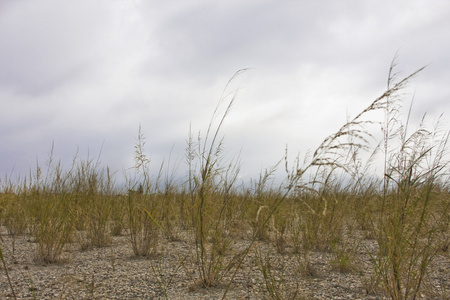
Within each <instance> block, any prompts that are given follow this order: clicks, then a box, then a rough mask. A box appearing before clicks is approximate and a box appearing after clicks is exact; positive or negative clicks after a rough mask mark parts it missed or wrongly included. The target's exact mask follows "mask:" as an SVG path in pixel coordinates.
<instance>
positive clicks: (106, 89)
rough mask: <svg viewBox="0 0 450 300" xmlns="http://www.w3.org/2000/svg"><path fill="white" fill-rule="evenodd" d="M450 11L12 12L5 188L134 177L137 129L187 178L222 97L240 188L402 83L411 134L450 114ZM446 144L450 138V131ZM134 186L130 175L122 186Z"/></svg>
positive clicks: (5, 90)
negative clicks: (40, 169)
mask: <svg viewBox="0 0 450 300" xmlns="http://www.w3.org/2000/svg"><path fill="white" fill-rule="evenodd" d="M448 16H450V2H449V1H445V0H441V1H439V0H429V1H419V0H404V1H400V0H395V1H392V0H377V1H370V0H368V1H359V0H353V1H351V0H342V1H335V0H320V1H306V0H304V1H288V0H277V1H269V0H267V1H266V0H258V1H256V0H245V1H242V0H228V1H220V2H219V1H208V0H182V1H156V0H147V1H143V0H142V1H137V0H136V1H132V0H126V1H125V0H97V1H91V0H77V1H62V0H20V1H15V0H3V1H1V2H0V181H1V180H2V178H3V180H4V179H5V178H6V177H10V178H11V177H18V176H24V175H27V174H28V172H30V170H31V171H32V170H34V169H35V168H36V165H37V164H39V165H41V166H42V165H45V163H46V161H48V158H49V154H50V152H51V150H52V145H53V149H54V150H53V155H54V158H56V159H58V160H61V163H62V165H63V166H66V167H68V166H70V165H71V162H72V160H73V158H74V156H76V155H78V156H79V157H80V158H81V159H93V158H95V159H97V158H99V162H100V163H101V165H102V166H108V167H109V168H110V169H111V170H112V171H114V172H116V174H117V176H118V177H120V176H122V175H123V173H124V172H128V171H129V170H130V168H132V167H133V165H134V162H133V152H134V146H135V144H136V138H137V135H138V131H139V126H140V127H141V130H142V132H143V134H144V136H145V142H146V144H145V153H146V154H147V155H148V157H149V158H150V160H151V164H150V166H151V169H152V170H154V171H155V173H156V172H157V170H158V168H159V165H160V164H161V162H162V161H163V160H164V161H165V162H166V164H167V162H168V160H169V158H170V163H169V164H168V165H171V166H172V167H171V168H178V169H181V170H183V168H186V164H185V149H186V141H187V139H188V137H189V132H192V135H193V136H195V137H197V136H198V134H199V133H200V135H201V136H202V137H204V136H205V133H206V130H207V128H208V124H209V122H210V119H211V116H212V114H213V111H214V109H215V107H216V105H217V103H218V101H219V100H220V99H221V97H222V93H223V92H224V88H225V87H226V85H227V82H228V81H229V79H230V78H231V77H232V76H233V74H235V73H236V72H237V71H239V70H241V69H247V71H245V72H243V73H241V74H240V75H239V76H237V77H236V78H235V79H234V80H233V81H232V84H231V85H230V86H229V87H228V89H227V90H226V91H225V92H224V95H225V97H227V96H228V98H226V99H229V95H232V94H233V92H235V91H238V93H237V98H236V101H235V103H234V105H233V107H232V110H231V112H230V114H229V115H228V117H227V118H226V120H225V122H224V124H223V127H222V131H221V136H224V155H225V156H227V157H231V158H237V157H238V158H239V160H240V161H241V175H240V176H241V178H243V180H247V179H249V178H257V177H258V176H259V174H260V172H261V171H262V170H264V169H265V168H268V167H270V166H272V165H274V164H276V163H277V162H278V161H279V160H280V159H282V158H283V156H284V153H285V148H286V147H287V148H288V150H289V155H290V156H291V157H292V158H295V156H296V155H297V154H300V156H303V155H305V153H307V151H308V150H314V149H315V148H316V147H317V146H318V145H319V144H320V142H321V141H322V140H323V139H324V138H325V137H326V136H328V135H330V134H332V133H333V132H334V131H336V130H337V129H339V127H340V126H341V125H343V124H344V123H345V121H346V120H347V119H348V118H349V117H351V116H355V115H356V114H357V113H358V112H360V111H361V110H362V109H364V108H365V107H366V106H367V105H369V104H370V103H371V102H372V101H373V100H374V99H376V98H377V97H378V96H380V95H381V94H382V93H383V92H384V91H385V89H386V82H387V77H388V71H389V66H390V64H391V62H392V60H393V58H394V56H395V55H396V53H397V54H398V60H397V63H398V64H397V68H396V71H397V72H399V77H402V76H407V75H409V74H410V73H412V72H414V71H415V70H417V69H419V68H421V67H423V66H427V67H426V68H425V69H424V70H423V71H422V72H421V73H420V74H418V75H417V77H415V78H414V80H412V81H411V82H410V84H409V85H408V87H407V88H406V89H405V93H404V100H405V103H409V101H411V99H412V98H414V106H413V110H412V120H413V121H414V122H417V120H419V118H420V117H421V116H422V115H423V114H424V113H427V114H428V117H429V118H430V119H435V118H437V117H438V116H439V115H440V114H441V113H443V114H444V120H445V118H446V115H448V113H449V110H450V84H449V83H450V54H449V53H450V18H449V17H448ZM445 126H447V127H446V128H448V123H446V125H445ZM127 170H128V171H127Z"/></svg>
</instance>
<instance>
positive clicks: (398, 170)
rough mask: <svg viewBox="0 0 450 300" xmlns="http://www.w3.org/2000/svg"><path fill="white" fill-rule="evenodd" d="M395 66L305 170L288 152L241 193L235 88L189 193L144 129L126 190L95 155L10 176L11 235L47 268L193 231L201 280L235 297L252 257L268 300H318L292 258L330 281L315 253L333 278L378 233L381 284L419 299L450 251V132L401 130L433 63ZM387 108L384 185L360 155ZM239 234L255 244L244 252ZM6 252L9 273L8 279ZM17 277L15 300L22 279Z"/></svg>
mask: <svg viewBox="0 0 450 300" xmlns="http://www.w3.org/2000/svg"><path fill="white" fill-rule="evenodd" d="M394 67H395V61H394V62H393V64H392V67H391V70H390V75H389V83H388V89H387V91H386V92H385V93H383V94H382V95H381V96H380V97H378V98H376V99H375V100H374V101H373V102H372V103H371V104H370V105H369V106H368V107H367V108H366V109H365V110H363V111H362V112H361V113H360V114H358V115H357V116H356V117H355V118H353V119H351V120H349V121H348V122H347V123H346V124H344V125H343V126H342V127H341V128H339V130H337V131H336V132H335V133H334V134H332V135H330V136H329V137H327V138H325V139H324V140H323V142H322V143H321V144H320V145H319V147H318V148H317V149H316V150H315V151H313V152H312V155H311V156H310V157H306V158H305V160H303V162H302V163H300V160H299V159H298V158H297V159H296V160H295V161H294V163H293V167H289V159H288V155H287V150H286V156H285V157H284V159H283V160H281V161H280V163H279V164H277V165H276V166H274V167H270V168H268V169H267V170H266V171H265V172H263V173H262V174H261V176H260V178H259V180H258V181H256V182H255V183H254V184H253V186H252V185H250V186H247V187H239V188H238V187H237V184H238V182H237V178H238V174H239V160H238V159H235V160H232V161H227V160H226V157H225V155H224V152H223V148H224V141H223V138H221V136H220V130H221V128H222V126H223V124H224V121H225V119H226V117H227V115H228V114H229V112H230V109H231V107H232V104H233V103H234V101H235V98H236V91H234V92H232V93H231V100H227V99H229V98H227V97H226V96H223V97H222V98H221V99H220V101H219V104H218V106H217V109H216V111H215V112H214V114H213V118H212V120H211V123H210V125H209V127H208V130H207V133H206V135H205V136H204V137H201V136H200V134H199V135H198V138H197V139H196V140H195V139H194V138H193V137H192V135H190V137H189V139H188V145H187V150H186V161H187V164H188V166H189V175H188V178H187V180H185V181H184V183H182V184H178V185H176V184H175V183H174V182H177V181H175V180H174V178H173V177H172V176H171V175H169V172H168V171H166V173H165V174H166V175H165V176H163V174H164V170H163V165H161V167H160V168H159V172H158V173H157V176H156V179H152V177H151V176H150V174H151V168H150V161H149V159H148V158H147V156H146V155H145V154H144V153H145V151H144V145H145V137H144V135H143V133H142V132H141V129H139V133H138V137H137V142H136V147H135V168H134V171H133V172H135V173H134V174H132V176H130V177H129V179H128V181H127V188H126V191H123V190H120V189H118V188H117V187H116V186H115V185H114V180H113V178H112V175H111V174H110V172H109V169H107V168H106V169H101V168H100V166H99V165H98V163H97V162H96V161H95V160H89V159H88V160H86V161H83V160H80V159H78V158H77V157H75V158H74V161H73V165H72V166H71V167H70V168H69V169H68V170H64V169H63V168H62V167H61V166H60V164H59V163H58V162H55V161H54V159H53V157H52V155H51V156H50V158H49V162H48V164H47V165H46V168H45V170H44V171H43V170H42V169H41V167H40V166H38V167H37V168H36V172H35V173H34V174H33V175H30V176H29V177H28V178H26V179H24V180H21V181H20V180H19V181H18V182H11V181H9V180H7V181H3V182H2V184H3V186H2V193H1V194H0V222H1V223H2V224H3V225H4V226H5V227H6V228H7V230H8V234H9V235H10V236H11V237H14V236H21V235H29V236H30V238H32V239H34V240H35V241H36V249H35V250H36V251H35V253H33V254H30V255H33V256H34V257H35V260H36V261H38V262H40V263H55V262H61V260H62V253H63V251H64V249H65V248H66V247H67V246H68V245H69V244H73V243H74V242H76V243H78V244H79V248H80V250H86V249H90V248H92V247H95V248H96V247H110V246H111V241H112V237H114V236H119V235H121V234H125V235H126V236H127V237H128V240H129V245H130V247H131V249H132V250H133V253H134V254H135V255H136V256H144V257H150V258H151V257H153V256H157V255H160V254H161V253H162V252H161V251H162V250H161V249H162V247H163V245H161V243H160V242H161V240H162V237H164V238H166V239H169V240H172V241H177V240H179V239H180V238H181V236H182V233H181V232H188V233H189V236H190V240H189V247H191V249H192V250H193V251H194V252H195V264H194V267H193V269H191V268H192V267H189V266H186V265H185V264H184V261H185V259H186V256H183V255H181V253H178V254H177V256H178V257H179V265H178V266H177V270H178V269H184V270H185V271H186V273H187V274H195V276H193V277H192V278H191V279H192V282H193V284H192V285H191V286H196V287H205V288H209V287H212V286H217V285H220V284H225V286H226V288H225V289H224V292H223V298H225V297H226V296H227V293H228V292H229V290H230V287H231V286H232V284H233V282H234V281H235V279H236V275H237V274H238V273H239V271H240V270H241V268H242V266H243V263H244V262H245V261H248V260H252V261H253V262H254V263H255V264H256V265H257V266H258V268H259V270H260V272H261V274H262V278H263V279H264V286H265V289H266V290H265V294H266V296H267V297H269V298H272V299H288V298H289V299H299V298H302V297H305V295H303V294H302V293H301V292H300V289H299V287H298V286H292V283H291V282H288V281H285V280H284V277H285V276H287V275H286V273H285V271H286V270H287V268H286V267H285V261H284V260H283V257H284V256H283V255H291V256H292V257H293V258H295V261H296V266H297V267H296V271H295V272H294V273H289V274H290V275H289V276H299V277H308V276H311V277H315V276H320V275H319V274H318V273H317V272H316V270H315V267H314V265H313V264H312V263H311V261H310V259H309V258H310V254H311V253H312V252H317V251H320V252H328V253H330V254H331V255H332V256H333V259H332V260H330V261H329V264H330V265H332V267H333V269H334V270H338V271H339V272H342V273H345V272H360V270H361V268H360V262H359V259H358V249H360V248H361V244H362V241H364V240H365V239H376V241H377V244H378V246H379V251H378V252H376V253H372V254H371V257H372V259H371V261H372V267H373V271H374V274H375V275H374V276H375V277H374V279H373V280H372V281H370V284H369V283H368V286H369V285H371V286H378V287H379V288H383V289H384V292H385V295H386V296H388V297H390V298H392V299H412V298H416V297H417V296H418V295H420V294H421V293H425V292H426V290H427V284H428V282H427V274H428V271H429V265H430V263H431V262H432V260H433V258H434V257H435V256H436V255H438V254H439V253H440V252H445V251H446V252H448V251H449V250H448V249H449V235H450V232H449V219H450V217H449V213H450V211H449V197H448V191H449V188H450V187H449V186H448V180H447V177H445V176H446V175H447V174H448V160H446V149H447V140H448V134H447V133H446V132H443V131H442V130H441V127H435V128H432V129H429V128H427V127H426V126H425V123H423V124H420V126H419V129H417V130H415V131H414V132H413V133H409V132H408V125H407V124H406V125H401V124H400V123H399V116H398V114H397V112H398V108H399V103H398V101H399V99H398V97H397V95H398V92H399V91H400V90H401V89H402V88H403V87H404V86H405V84H406V83H407V82H408V80H409V79H410V78H412V77H413V76H415V75H416V74H417V73H418V72H419V71H420V70H421V69H420V70H418V71H417V72H414V73H413V74H411V75H410V76H408V77H406V78H404V79H402V80H400V81H398V82H395V80H396V78H395V76H394V74H393V72H394V71H393V69H394ZM243 71H244V70H242V71H239V72H238V73H236V74H235V76H239V74H240V73H241V72H243ZM235 76H234V77H235ZM234 77H233V78H232V79H231V80H230V82H231V81H232V80H233V79H234ZM227 88H228V85H227ZM227 88H226V89H225V92H226V91H227ZM225 92H224V95H227V94H226V93H225ZM223 106H224V107H225V108H223ZM219 108H220V109H222V110H223V111H224V112H223V114H222V115H219V111H220V109H219ZM378 110H381V111H384V112H385V113H386V119H385V122H384V123H383V124H382V128H383V129H384V133H385V134H384V140H383V141H382V142H381V143H380V145H381V148H378V149H375V150H374V149H372V151H373V153H374V154H376V153H377V151H378V153H383V152H384V157H385V176H384V178H382V179H377V178H376V177H373V176H372V175H371V174H367V173H366V171H367V170H368V168H362V167H361V166H362V164H361V161H360V153H361V152H362V151H366V150H369V149H370V145H371V143H370V142H369V141H370V139H371V138H372V134H371V133H370V132H369V131H368V129H367V126H368V125H373V124H375V123H376V122H375V121H372V120H366V119H365V117H366V116H367V114H369V113H370V112H372V111H378ZM399 124H400V125H399ZM395 126H397V127H395ZM395 139H397V140H396V141H397V142H395ZM382 155H383V154H382ZM97 161H98V160H97ZM283 162H284V167H285V170H286V178H285V179H284V180H283V181H282V183H281V184H280V185H279V186H274V182H273V181H272V178H273V174H274V173H275V170H276V169H277V168H279V167H280V166H281V165H282V163H283ZM369 164H370V161H369ZM342 174H346V175H344V177H342ZM162 177H165V182H164V184H161V183H160V181H161V178H162ZM343 178H345V180H344V179H343ZM361 233H362V236H361ZM236 240H244V241H245V245H244V246H242V245H241V246H239V247H237V246H236V245H237V243H236ZM260 245H265V246H264V247H262V248H261V247H260ZM2 247H4V246H3V245H2ZM12 249H13V250H12V255H13V254H14V247H12ZM268 249H269V250H268ZM0 250H1V249H0ZM272 251H274V252H275V253H277V255H279V256H273V252H272ZM3 255H5V254H4V253H2V252H0V258H1V260H2V264H3V267H2V270H3V272H5V274H6V275H7V277H8V280H9V279H10V278H9V274H8V267H7V266H6V265H5V260H4V259H3V258H4V256H3ZM113 265H114V263H113ZM161 266H162V264H161V263H159V264H158V263H152V265H151V271H152V272H153V274H154V276H156V278H158V283H159V285H160V288H161V289H162V290H164V295H163V296H165V297H167V293H166V291H167V289H168V286H169V285H170V284H171V283H172V278H173V276H170V275H168V276H164V273H165V271H164V269H163V268H162V267H161ZM275 266H277V267H275ZM8 282H9V288H10V289H11V292H12V295H13V296H12V297H13V298H15V294H14V289H15V286H14V283H13V282H11V281H8ZM287 291H289V292H287ZM445 293H446V291H445V290H443V291H442V295H447V294H445Z"/></svg>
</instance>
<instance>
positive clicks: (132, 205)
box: [126, 126, 159, 256]
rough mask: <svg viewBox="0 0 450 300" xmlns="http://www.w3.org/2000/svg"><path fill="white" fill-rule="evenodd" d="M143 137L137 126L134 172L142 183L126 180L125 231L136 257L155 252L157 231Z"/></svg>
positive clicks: (148, 162) (154, 203)
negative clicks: (127, 185) (139, 176)
mask: <svg viewBox="0 0 450 300" xmlns="http://www.w3.org/2000/svg"><path fill="white" fill-rule="evenodd" d="M144 146H145V137H144V134H143V133H142V131H141V127H140V126H139V133H138V137H137V143H136V145H135V155H134V160H135V167H134V169H135V171H136V173H138V174H141V175H142V182H141V183H139V184H138V183H137V182H134V183H133V182H132V181H131V180H128V184H129V188H128V193H127V196H126V197H127V220H128V224H127V230H128V237H129V239H130V243H131V248H132V249H133V253H134V254H135V255H136V256H150V255H151V254H153V253H154V252H155V251H156V246H157V242H158V237H159V229H158V226H157V224H156V223H155V222H154V220H153V219H152V215H153V214H154V212H155V205H156V202H155V201H154V199H153V196H152V193H151V191H152V188H153V187H152V185H151V181H150V174H149V164H150V160H149V159H148V158H147V156H146V155H145V153H144Z"/></svg>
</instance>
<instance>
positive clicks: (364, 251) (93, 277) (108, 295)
mask: <svg viewBox="0 0 450 300" xmlns="http://www.w3.org/2000/svg"><path fill="white" fill-rule="evenodd" d="M1 233H2V235H1V248H2V251H3V255H4V256H5V262H6V265H7V268H8V273H9V276H10V278H11V281H12V285H13V287H14V292H15V295H16V297H17V299H34V298H36V299H160V298H161V299H164V298H165V295H164V292H163V291H164V288H163V287H164V286H167V288H166V294H167V298H168V299H183V300H187V299H221V298H222V296H223V294H224V292H225V290H226V289H227V286H226V284H227V282H229V280H228V279H229V276H230V275H231V274H229V275H228V277H225V278H224V279H223V280H222V282H223V283H222V284H219V285H217V286H214V287H211V288H208V289H206V288H203V287H201V286H199V285H198V284H197V278H198V276H197V269H196V265H195V252H194V251H193V247H192V243H191V242H189V239H188V238H183V239H181V240H179V241H168V240H165V239H163V238H161V242H160V243H159V246H158V249H157V254H155V255H154V256H153V257H150V258H136V257H134V256H133V252H132V250H131V247H130V243H129V241H128V239H127V238H126V237H125V236H118V237H114V238H113V243H112V245H111V246H110V247H103V248H92V249H89V250H85V251H81V250H80V245H79V244H77V243H74V244H71V245H69V246H68V247H67V249H66V251H65V252H64V260H63V261H62V262H61V263H58V264H48V265H45V264H40V263H36V262H35V260H34V253H35V243H33V241H32V240H31V239H30V238H29V237H27V236H19V237H15V238H14V239H13V237H11V236H8V235H6V230H5V229H4V228H2V229H1ZM248 243H249V241H248V239H245V238H240V239H236V241H235V242H234V244H233V248H234V249H243V247H245V246H246V245H248ZM254 249H255V250H254V251H252V252H251V253H250V254H249V255H248V257H247V258H246V260H245V261H244V263H243V264H242V266H241V267H240V268H239V271H238V272H237V274H236V276H235V279H234V283H233V284H232V285H231V287H230V289H229V290H228V292H227V296H226V298H227V299H270V297H269V293H268V289H267V286H266V284H265V281H264V277H263V275H262V272H261V270H260V266H261V260H258V259H257V258H258V257H266V255H267V254H268V253H270V255H269V256H268V257H270V262H271V264H272V268H271V270H272V274H274V278H275V279H276V280H278V281H277V282H278V284H279V285H278V288H277V289H276V290H277V291H279V293H280V294H279V295H280V299H289V298H290V297H292V296H294V295H296V296H297V297H298V298H297V299H385V298H384V296H383V293H382V290H381V289H380V288H379V287H377V286H376V285H375V282H374V280H373V279H371V278H373V273H372V269H373V268H372V265H371V263H370V256H369V253H370V252H372V253H375V250H376V242H375V241H373V240H362V241H361V242H360V243H359V244H358V246H357V247H355V248H354V249H355V251H356V252H355V253H353V254H352V255H351V257H352V268H351V269H350V270H348V271H347V272H340V271H339V270H338V269H337V268H336V266H335V265H334V264H333V263H332V262H333V260H334V259H335V255H334V254H333V253H327V252H310V253H309V254H308V261H309V262H310V268H309V275H308V274H306V273H305V272H303V273H302V275H299V273H298V272H297V271H298V265H299V263H298V261H299V260H298V256H296V255H293V254H292V249H289V248H288V249H287V251H286V254H283V255H281V254H276V252H275V251H269V250H268V249H269V246H268V245H266V244H264V243H263V242H259V243H258V245H256V247H254ZM258 253H259V255H260V256H258ZM258 261H259V263H258ZM263 261H265V260H263ZM303 265H304V264H303ZM431 270H432V271H431V272H430V276H429V278H427V282H428V284H429V286H430V287H429V288H428V289H427V290H426V291H425V292H424V294H422V295H421V298H422V299H450V273H449V270H450V256H449V254H448V252H443V253H440V254H439V255H438V256H436V257H435V259H434V261H433V264H432V267H431ZM296 272H297V273H296ZM0 299H13V293H12V292H11V289H10V287H9V284H8V281H7V277H6V272H5V271H4V269H3V268H1V270H0Z"/></svg>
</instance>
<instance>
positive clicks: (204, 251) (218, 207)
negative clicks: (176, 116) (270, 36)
mask: <svg viewBox="0 0 450 300" xmlns="http://www.w3.org/2000/svg"><path fill="white" fill-rule="evenodd" d="M244 71H245V70H241V71H238V72H237V73H236V74H235V75H234V76H233V77H232V78H231V79H230V81H229V82H228V84H227V86H226V87H225V89H224V94H223V95H222V97H221V98H220V101H219V104H218V105H217V107H216V109H215V111H214V113H213V116H212V119H211V122H210V124H209V126H208V130H207V132H206V136H205V139H204V140H203V141H202V139H201V137H200V134H199V136H198V139H197V141H196V142H194V139H193V138H192V135H191V134H190V136H189V140H188V146H187V150H186V151H187V155H186V158H187V163H188V166H189V178H188V185H189V196H190V201H191V203H190V205H191V221H192V223H191V224H192V230H193V235H194V243H195V251H196V261H197V268H198V274H199V276H200V278H199V281H200V284H201V285H203V286H204V287H210V286H213V285H216V284H218V283H219V282H220V281H221V280H222V278H223V276H224V274H226V273H227V272H229V270H230V267H231V264H232V263H233V261H234V260H228V261H227V260H226V255H227V254H228V252H229V250H230V244H231V243H230V230H232V222H231V218H230V217H231V214H230V209H231V204H232V201H231V200H232V197H233V189H234V185H235V183H236V180H237V177H238V174H239V163H238V162H233V161H232V162H230V163H229V164H228V166H223V138H222V139H220V137H219V134H220V130H221V128H222V125H223V122H224V120H225V118H226V116H227V115H228V113H229V111H230V109H231V107H232V105H233V103H234V101H235V99H236V95H237V91H235V92H234V93H233V94H232V96H231V100H230V101H229V102H228V104H227V105H226V107H225V109H224V112H223V114H222V116H221V117H220V118H219V117H218V114H219V109H220V108H221V104H222V103H223V101H225V99H226V95H225V92H227V89H228V86H229V84H230V83H231V82H232V81H233V79H234V78H236V76H238V75H239V74H241V73H242V72H244ZM216 121H217V122H218V124H217V126H216V127H215V128H213V126H214V123H215V122H216Z"/></svg>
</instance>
